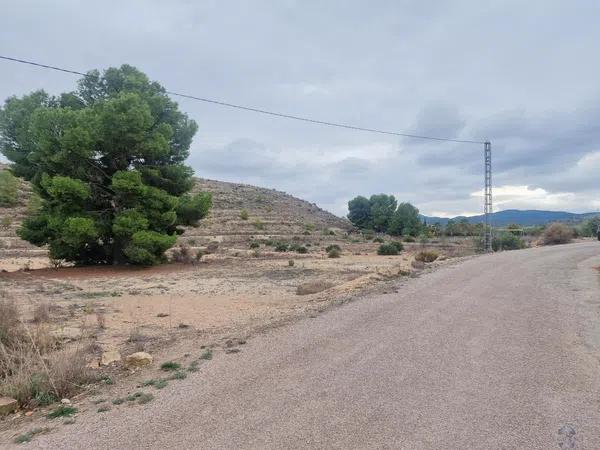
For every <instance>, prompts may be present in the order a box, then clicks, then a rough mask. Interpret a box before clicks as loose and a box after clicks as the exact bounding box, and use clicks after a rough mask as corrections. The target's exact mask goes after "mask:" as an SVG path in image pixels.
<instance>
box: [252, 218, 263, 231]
mask: <svg viewBox="0 0 600 450" xmlns="http://www.w3.org/2000/svg"><path fill="white" fill-rule="evenodd" d="M253 225H254V228H256V229H257V230H264V229H265V224H264V223H263V222H262V220H260V219H256V220H255V221H254V223H253Z"/></svg>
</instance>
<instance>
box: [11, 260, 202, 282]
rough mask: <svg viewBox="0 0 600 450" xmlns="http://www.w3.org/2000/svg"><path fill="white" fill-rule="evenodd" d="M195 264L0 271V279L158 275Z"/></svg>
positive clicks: (184, 268) (191, 266) (181, 269)
mask: <svg viewBox="0 0 600 450" xmlns="http://www.w3.org/2000/svg"><path fill="white" fill-rule="evenodd" d="M195 267H196V266H193V265H186V264H178V263H172V264H162V265H160V266H152V267H139V266H86V267H60V268H56V269H55V268H49V269H33V270H17V271H15V272H0V279H10V280H16V279H27V278H30V277H35V278H55V279H56V278H58V279H73V278H95V277H128V276H131V275H139V276H145V275H160V274H165V273H172V272H185V271H187V270H193V269H194V268H195Z"/></svg>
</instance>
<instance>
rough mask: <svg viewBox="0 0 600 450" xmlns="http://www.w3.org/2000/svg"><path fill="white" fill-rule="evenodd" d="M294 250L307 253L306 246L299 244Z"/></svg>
mask: <svg viewBox="0 0 600 450" xmlns="http://www.w3.org/2000/svg"><path fill="white" fill-rule="evenodd" d="M296 252H297V253H302V254H305V253H308V249H307V248H306V247H304V246H303V245H300V246H299V247H297V248H296Z"/></svg>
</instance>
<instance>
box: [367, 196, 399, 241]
mask: <svg viewBox="0 0 600 450" xmlns="http://www.w3.org/2000/svg"><path fill="white" fill-rule="evenodd" d="M369 203H370V204H371V216H372V217H373V229H374V230H375V231H379V232H387V231H388V227H389V225H390V222H391V220H392V217H393V216H394V212H395V211H396V205H397V204H398V202H397V201H396V199H395V197H394V196H393V195H386V194H378V195H372V196H371V198H370V199H369Z"/></svg>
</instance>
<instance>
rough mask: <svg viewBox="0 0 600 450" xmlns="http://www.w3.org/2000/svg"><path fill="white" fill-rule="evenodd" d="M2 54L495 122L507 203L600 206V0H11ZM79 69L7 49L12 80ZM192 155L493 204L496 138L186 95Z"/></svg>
mask: <svg viewBox="0 0 600 450" xmlns="http://www.w3.org/2000/svg"><path fill="white" fill-rule="evenodd" d="M0 3H1V10H2V14H1V15H0V54H3V55H7V56H13V57H17V58H23V59H30V60H35V61H39V62H42V63H46V64H52V65H57V66H63V67H67V68H72V69H74V70H79V71H86V70H89V69H93V68H99V69H102V68H106V67H109V66H118V65H120V64H123V63H128V64H132V65H135V66H137V67H138V68H139V69H141V70H143V71H144V72H146V73H147V74H148V75H149V76H150V77H151V78H152V79H154V80H157V81H159V82H161V83H162V84H163V85H164V86H165V87H167V89H169V90H172V91H178V92H183V93H188V94H192V95H196V96H201V97H208V98H214V99H220V100H224V101H228V102H232V103H239V104H243V105H249V106H255V107H259V108H263V109H270V110H274V111H279V112H284V113H289V114H295V115H300V116H307V117H312V118H316V119H320V120H326V121H332V122H341V123H346V124H351V125H356V126H363V127H369V128H379V129H385V130H391V131H399V132H408V133H415V134H427V135H432V136H439V137H450V138H459V139H473V140H486V139H489V140H490V141H491V142H492V146H493V158H494V189H495V196H494V199H495V209H496V210H499V209H509V208H535V209H554V210H569V211H575V212H584V211H592V210H594V211H595V210H600V175H599V174H600V58H598V51H599V49H598V45H599V43H600V27H598V23H599V21H600V2H597V1H593V0H571V1H564V0H529V1H527V2H525V1H522V0H514V1H511V0H498V1H483V2H482V1H479V0H456V1H430V0H389V1H383V0H372V1H368V2H367V1H357V0H345V1H342V0H337V1H333V0H303V1H300V0H278V1H276V0H271V1H262V0H247V1H233V0H231V1H217V0H215V1H200V0H198V1H194V0H178V1H175V0H173V1H168V2H166V1H164V0H161V1H158V0H157V1H154V0H137V1H135V0H128V1H122V0H119V1H117V0H110V1H109V0H103V1H102V2H86V1H83V0H81V1H74V0H72V1H69V0H54V1H52V2H48V1H44V0H38V1H32V0H0ZM75 82H76V77H75V76H71V75H68V74H63V73H56V72H51V71H46V70H41V69H36V68H34V67H29V66H23V65H19V64H16V63H10V62H6V61H0V98H1V99H4V98H6V97H8V96H10V95H22V94H25V93H28V92H30V91H32V90H34V89H39V88H44V89H46V90H47V91H49V92H51V93H58V92H62V91H66V90H71V89H73V87H74V86H75ZM179 104H180V107H181V109H182V110H184V111H186V112H187V113H188V114H189V115H190V116H191V117H192V118H194V119H195V120H196V121H197V122H198V124H199V131H198V134H197V136H196V138H195V141H194V143H193V145H192V156H191V158H190V161H189V162H190V164H191V165H192V166H193V167H194V169H195V170H196V173H197V174H198V175H199V176H202V177H208V178H212V179H219V180H227V181H237V182H245V183H252V184H257V185H260V186H266V187H273V188H276V189H279V190H284V191H286V192H289V193H292V194H294V195H296V196H299V197H302V198H304V199H307V200H310V201H313V202H316V203H317V204H319V205H320V206H322V207H324V208H326V209H328V210H330V211H332V212H334V213H336V214H339V215H344V214H346V212H347V211H346V204H347V201H348V200H349V199H350V198H352V197H354V196H356V195H359V194H362V195H370V194H373V193H380V192H385V193H392V194H394V195H396V197H397V198H398V199H399V200H401V201H410V202H412V203H414V204H415V205H417V206H418V207H419V208H420V210H421V211H422V212H423V213H426V214H431V215H433V214H435V215H445V216H448V215H457V214H465V213H466V214H479V213H480V212H481V210H482V196H481V190H482V183H483V148H482V146H478V145H470V144H456V143H442V142H431V141H419V140H414V139H407V138H398V137H393V136H384V135H377V134H369V133H364V132H358V131H350V130H342V129H335V128H329V127H324V126H319V125H311V124H306V123H301V122H294V121H290V120H286V119H279V118H274V117H268V116H261V115H258V114H253V113H248V112H243V111H237V110H231V109H227V108H223V107H218V106H214V105H209V104H203V103H200V102H195V101H192V100H184V99H180V100H179Z"/></svg>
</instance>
